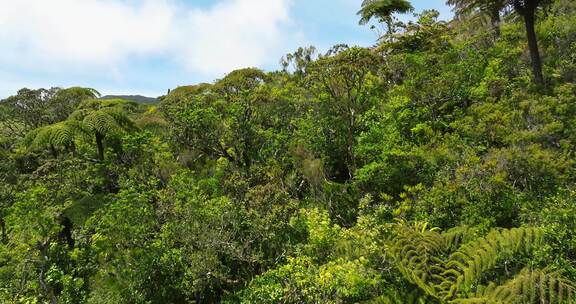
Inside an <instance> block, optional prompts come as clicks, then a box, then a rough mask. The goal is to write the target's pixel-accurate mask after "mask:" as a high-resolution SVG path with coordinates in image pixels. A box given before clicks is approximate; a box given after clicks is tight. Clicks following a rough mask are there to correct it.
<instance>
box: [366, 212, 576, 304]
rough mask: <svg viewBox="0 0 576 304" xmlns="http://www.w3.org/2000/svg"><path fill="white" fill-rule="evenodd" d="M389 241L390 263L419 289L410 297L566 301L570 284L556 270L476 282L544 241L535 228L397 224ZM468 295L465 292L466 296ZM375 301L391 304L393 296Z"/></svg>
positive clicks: (455, 300) (458, 300) (461, 300)
mask: <svg viewBox="0 0 576 304" xmlns="http://www.w3.org/2000/svg"><path fill="white" fill-rule="evenodd" d="M395 231H396V234H395V236H394V237H393V238H392V239H390V240H389V246H388V248H389V254H390V255H391V257H392V258H393V260H394V261H395V265H396V268H397V269H398V270H399V272H400V273H401V274H402V275H403V276H404V278H405V279H406V280H407V281H409V282H410V283H412V284H414V285H415V286H417V287H418V289H419V290H420V293H419V294H420V296H418V294H415V295H414V296H415V298H414V300H418V299H422V297H429V298H432V299H436V301H439V302H442V303H444V302H446V303H503V304H504V303H510V304H514V303H563V301H565V300H566V299H570V300H572V299H573V298H574V295H575V289H574V286H573V284H572V283H570V282H569V281H567V280H565V279H563V278H562V277H561V276H560V275H559V274H557V273H547V272H545V271H539V270H536V271H527V270H525V271H522V272H521V273H520V274H519V275H517V276H516V277H515V278H514V279H512V280H510V281H509V282H507V283H505V284H504V285H502V286H496V285H494V284H493V283H492V284H490V285H488V286H484V287H483V286H482V285H481V281H482V279H484V277H485V275H486V273H489V271H490V270H492V269H494V268H495V267H497V265H498V263H500V262H501V261H502V260H504V259H508V258H512V257H513V256H515V255H517V254H527V253H530V252H532V251H533V250H534V249H535V248H537V247H539V246H541V245H542V244H543V242H544V240H543V232H542V230H541V229H539V228H532V227H523V228H514V229H502V230H494V231H492V232H490V233H489V234H488V235H486V236H485V237H482V238H474V231H472V230H471V229H469V228H467V227H461V228H457V229H453V230H449V231H447V232H444V233H440V232H438V231H435V230H434V229H427V226H426V225H422V224H418V225H406V224H402V223H400V224H397V225H396V229H395ZM470 295H472V296H471V297H469V296H470ZM379 301H380V302H378V301H377V302H375V303H396V302H394V296H393V295H383V296H382V297H380V298H379Z"/></svg>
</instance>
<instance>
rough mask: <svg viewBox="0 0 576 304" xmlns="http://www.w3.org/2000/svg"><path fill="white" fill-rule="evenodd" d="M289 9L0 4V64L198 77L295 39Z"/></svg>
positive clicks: (121, 2)
mask: <svg viewBox="0 0 576 304" xmlns="http://www.w3.org/2000/svg"><path fill="white" fill-rule="evenodd" d="M290 2H291V0H218V1H213V4H212V5H211V6H205V7H202V8H201V7H198V6H196V7H195V6H194V2H193V1H188V2H185V1H182V0H180V1H178V0H49V1H48V0H0V46H1V47H0V65H1V66H3V67H4V68H5V69H6V68H7V67H9V68H11V69H24V70H26V69H34V70H36V71H52V72H54V71H63V70H66V69H68V70H74V71H81V70H90V71H94V70H102V71H106V72H107V73H111V74H117V73H118V72H117V70H118V66H120V65H122V64H123V63H125V62H127V61H130V60H133V59H134V58H140V59H143V60H146V58H161V59H162V60H169V61H173V63H174V64H176V65H181V66H183V67H184V68H186V69H187V70H188V71H190V72H192V73H201V74H205V75H221V74H222V73H225V72H228V71H230V70H232V69H235V68H239V67H245V66H263V65H266V64H270V63H271V62H270V60H272V62H277V60H278V56H279V55H281V54H280V53H279V52H280V51H281V49H282V46H283V45H284V43H285V41H287V40H292V41H293V39H295V34H289V33H294V32H296V31H294V29H293V28H291V19H290V7H291V3H290ZM151 60H152V59H151ZM0 69H2V68H0ZM0 72H1V71H0ZM120 73H121V72H120ZM0 74H1V73H0ZM118 77H120V76H118Z"/></svg>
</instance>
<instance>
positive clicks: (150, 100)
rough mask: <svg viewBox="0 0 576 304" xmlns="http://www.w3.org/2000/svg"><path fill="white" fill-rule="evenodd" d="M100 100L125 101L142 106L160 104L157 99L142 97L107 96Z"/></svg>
mask: <svg viewBox="0 0 576 304" xmlns="http://www.w3.org/2000/svg"><path fill="white" fill-rule="evenodd" d="M100 99H125V100H131V101H134V102H137V103H141V104H157V103H158V102H159V101H158V99H157V98H153V97H146V96H142V95H105V96H102V97H100Z"/></svg>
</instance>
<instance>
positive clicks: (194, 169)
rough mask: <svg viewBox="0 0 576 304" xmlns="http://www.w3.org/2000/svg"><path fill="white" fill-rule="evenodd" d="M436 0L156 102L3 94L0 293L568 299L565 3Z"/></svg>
mask: <svg viewBox="0 0 576 304" xmlns="http://www.w3.org/2000/svg"><path fill="white" fill-rule="evenodd" d="M449 3H450V4H452V5H454V7H455V11H456V17H455V19H454V20H452V21H450V22H444V21H439V20H438V19H437V17H438V13H437V12H435V11H425V12H420V13H419V14H418V15H417V18H418V20H417V21H416V22H410V23H407V24H406V23H402V22H399V21H398V20H397V19H395V18H394V15H393V14H395V13H398V12H405V11H410V10H412V7H411V5H410V3H409V2H408V1H400V0H399V1H396V0H394V1H391V0H369V1H364V3H363V4H362V6H361V7H360V11H359V15H360V16H359V19H361V22H362V23H365V22H367V21H368V20H371V19H375V20H379V21H381V22H382V25H383V26H384V27H385V31H383V32H384V33H385V34H384V35H383V36H382V38H381V39H380V40H379V41H378V42H377V43H376V45H375V46H374V47H371V48H361V47H348V46H345V45H337V46H335V47H333V48H332V49H331V50H330V51H328V52H327V53H325V54H317V53H316V51H315V49H314V48H313V47H309V48H301V49H299V50H297V51H296V52H294V53H292V54H289V55H287V56H286V57H284V58H283V60H282V65H283V67H284V69H283V70H281V71H276V72H263V71H261V70H258V69H253V68H247V69H241V70H237V71H233V72H231V73H230V74H228V75H227V76H226V77H224V78H223V79H220V80H217V81H215V82H214V83H210V84H198V85H191V86H185V87H179V88H176V89H174V90H172V91H171V92H170V93H169V94H168V95H166V96H162V97H161V98H160V103H159V104H138V103H136V102H133V101H130V100H125V99H118V98H116V99H114V98H113V99H100V98H99V93H98V92H97V91H95V90H93V89H87V88H69V89H59V88H53V89H39V90H29V89H23V90H21V91H19V92H18V93H17V94H16V95H14V96H12V97H9V98H7V99H5V100H3V101H2V102H0V180H1V183H0V302H1V303H216V302H225V303H573V302H574V301H575V300H576V284H574V283H573V282H576V234H575V232H576V186H575V181H576V170H575V169H576V2H574V1H572V0H556V1H536V0H524V1H520V0H510V1H504V0H503V1H481V0H466V1H465V0H458V1H457V0H451V1H449ZM531 26H534V27H533V29H534V30H532V29H531ZM532 34H533V37H531V36H532Z"/></svg>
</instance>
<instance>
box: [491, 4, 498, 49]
mask: <svg viewBox="0 0 576 304" xmlns="http://www.w3.org/2000/svg"><path fill="white" fill-rule="evenodd" d="M500 21H501V20H500V9H499V8H497V7H495V8H492V11H491V12H490V23H491V24H492V31H493V32H494V41H496V40H498V38H500V34H501V32H500Z"/></svg>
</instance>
